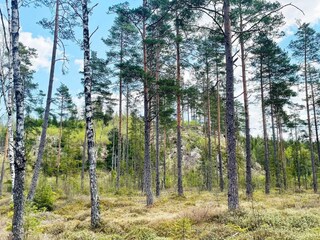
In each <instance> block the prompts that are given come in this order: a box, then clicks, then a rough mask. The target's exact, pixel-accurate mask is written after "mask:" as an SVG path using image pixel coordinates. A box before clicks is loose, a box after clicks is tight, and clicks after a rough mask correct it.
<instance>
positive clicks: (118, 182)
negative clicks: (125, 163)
mask: <svg viewBox="0 0 320 240" xmlns="http://www.w3.org/2000/svg"><path fill="white" fill-rule="evenodd" d="M122 52H123V36H122V32H121V33H120V75H119V131H118V158H117V179H116V190H117V191H119V189H120V167H121V157H122V155H121V153H122V152H121V150H122V147H121V144H122V136H121V131H122V129H121V127H122V76H121V74H122V71H121V70H122V62H123V53H122Z"/></svg>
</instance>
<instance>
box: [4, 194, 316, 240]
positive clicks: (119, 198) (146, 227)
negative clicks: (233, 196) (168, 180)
mask: <svg viewBox="0 0 320 240" xmlns="http://www.w3.org/2000/svg"><path fill="white" fill-rule="evenodd" d="M100 200H101V201H100V206H101V218H102V224H101V227H100V228H98V229H96V230H94V231H93V230H91V229H90V198H89V196H85V195H80V196H74V197H73V198H72V199H71V200H70V199H60V200H58V201H57V202H56V203H55V208H54V211H52V212H41V211H35V212H31V213H27V214H28V216H27V218H28V221H29V222H30V223H29V224H30V227H29V229H28V232H27V236H26V239H29V240H36V239H53V240H55V239H57V240H58V239H83V240H87V239H88V240H89V239H98V240H99V239H208V240H209V239H221V240H222V239H235V240H250V239H252V240H260V239H261V240H262V239H270V240H274V239H279V240H280V239H281V240H282V239H288V240H289V239H292V240H302V239H304V240H317V239H320V211H319V210H320V201H319V200H320V199H319V195H316V194H313V193H309V192H305V193H286V194H281V195H279V194H271V195H270V196H265V195H264V194H263V193H262V192H256V193H255V194H254V197H253V200H246V199H245V198H244V197H243V196H242V195H241V209H240V210H239V211H237V212H234V213H230V212H228V211H227V205H226V203H227V199H226V195H225V194H221V193H207V192H204V193H201V194H197V193H192V192H187V193H186V195H185V198H180V197H178V196H176V195H175V194H173V193H170V192H165V193H162V196H161V197H160V198H159V199H156V200H155V204H154V206H153V207H151V208H147V207H146V206H145V198H144V196H142V195H139V194H136V195H133V196H132V195H131V196H124V195H112V196H109V195H108V196H102V197H101V199H100ZM11 213H12V210H11V208H10V197H9V196H7V197H6V198H4V199H0V239H6V238H7V236H8V234H9V232H8V231H7V230H6V229H8V226H9V225H10V217H11ZM35 219H36V220H35ZM33 220H34V221H33Z"/></svg>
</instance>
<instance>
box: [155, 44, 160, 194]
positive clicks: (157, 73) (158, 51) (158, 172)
mask: <svg viewBox="0 0 320 240" xmlns="http://www.w3.org/2000/svg"><path fill="white" fill-rule="evenodd" d="M159 57H160V47H159V46H157V49H156V82H157V86H156V88H157V89H156V91H157V93H156V197H159V196H160V169H159V168H160V167H159V164H160V140H159V138H160V133H159V110H160V96H159V83H158V82H159V71H160V64H159Z"/></svg>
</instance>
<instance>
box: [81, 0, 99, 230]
mask: <svg viewBox="0 0 320 240" xmlns="http://www.w3.org/2000/svg"><path fill="white" fill-rule="evenodd" d="M87 4H88V2H87V0H82V23H83V50H84V95H85V115H86V129H87V143H88V160H89V165H90V168H89V178H90V193H91V227H93V228H96V227H98V226H99V225H100V212H99V196H98V186H97V175H96V154H95V148H94V130H93V123H92V122H93V121H92V103H91V86H92V76H91V68H90V34H89V11H88V6H87Z"/></svg>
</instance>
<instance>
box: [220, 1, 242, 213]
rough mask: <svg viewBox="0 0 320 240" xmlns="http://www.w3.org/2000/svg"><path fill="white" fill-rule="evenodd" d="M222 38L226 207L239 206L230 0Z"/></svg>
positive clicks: (225, 13) (227, 2)
mask: <svg viewBox="0 0 320 240" xmlns="http://www.w3.org/2000/svg"><path fill="white" fill-rule="evenodd" d="M223 13H224V40H225V55H226V126H227V155H228V179H229V183H228V209H229V210H236V209H238V208H239V195H238V174H237V160H236V134H235V122H234V120H235V117H234V115H235V112H234V75H233V57H232V40H231V20H230V2H229V0H224V4H223Z"/></svg>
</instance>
